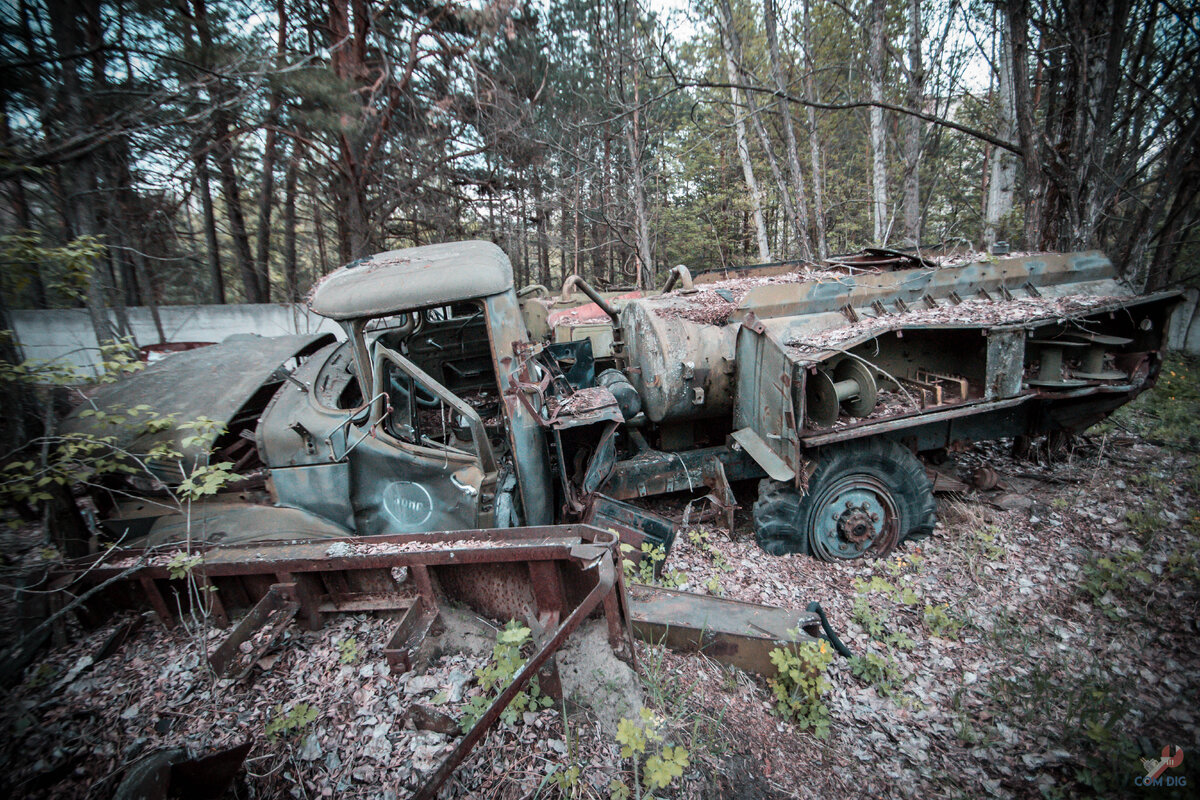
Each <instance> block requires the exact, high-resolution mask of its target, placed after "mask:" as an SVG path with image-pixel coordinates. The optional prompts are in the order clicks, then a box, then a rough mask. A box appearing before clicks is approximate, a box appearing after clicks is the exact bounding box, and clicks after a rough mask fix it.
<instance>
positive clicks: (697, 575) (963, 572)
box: [0, 360, 1200, 798]
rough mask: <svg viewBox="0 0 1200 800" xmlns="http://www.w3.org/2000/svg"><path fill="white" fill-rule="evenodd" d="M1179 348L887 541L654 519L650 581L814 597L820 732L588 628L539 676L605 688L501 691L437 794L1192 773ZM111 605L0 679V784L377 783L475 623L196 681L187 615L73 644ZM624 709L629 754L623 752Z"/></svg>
mask: <svg viewBox="0 0 1200 800" xmlns="http://www.w3.org/2000/svg"><path fill="white" fill-rule="evenodd" d="M1198 369H1200V366H1198V365H1197V364H1196V363H1194V362H1192V363H1189V362H1183V361H1180V360H1174V361H1172V362H1171V363H1170V364H1169V365H1168V369H1167V370H1165V371H1164V373H1163V376H1162V378H1161V379H1160V382H1159V386H1158V387H1157V388H1156V389H1154V390H1153V391H1151V392H1149V393H1147V394H1146V395H1143V397H1141V398H1139V400H1138V401H1137V402H1136V403H1134V404H1132V405H1131V406H1130V407H1127V408H1126V409H1122V410H1121V412H1119V413H1118V414H1117V415H1116V417H1115V418H1114V419H1112V420H1110V421H1108V422H1106V423H1104V424H1102V425H1101V426H1098V427H1097V428H1093V429H1092V430H1091V431H1089V432H1088V433H1087V434H1086V435H1084V436H1082V437H1079V438H1077V439H1076V440H1075V441H1074V442H1073V444H1071V445H1069V446H1067V447H1065V448H1064V449H1063V450H1061V451H1060V452H1058V453H1054V454H1051V453H1048V452H1046V447H1045V446H1044V444H1043V446H1041V447H1040V448H1038V449H1036V450H1035V452H1034V453H1033V455H1032V456H1030V457H1027V458H1024V459H1021V460H1017V459H1014V458H1013V457H1011V456H1010V455H1009V454H1008V450H1007V448H1006V447H1004V446H1003V444H1002V443H995V444H990V445H981V446H978V447H976V448H974V449H972V450H971V451H969V452H967V453H962V454H959V455H958V458H957V466H958V469H959V472H960V474H963V475H965V474H969V473H970V472H971V470H972V469H973V468H974V467H975V466H977V465H979V464H987V465H989V466H991V467H992V468H993V469H995V470H996V471H997V473H999V476H1000V479H1001V481H1002V482H1003V483H1002V486H1001V487H1000V488H998V489H995V490H993V491H990V492H976V491H971V492H968V493H964V494H960V495H956V496H942V498H941V499H940V502H939V517H940V520H941V522H940V523H939V525H938V527H937V530H936V531H935V533H934V535H933V536H932V537H930V538H929V539H926V540H924V541H921V542H915V543H904V544H902V545H901V546H900V547H899V548H897V550H896V551H894V552H893V553H892V554H891V555H890V556H889V557H888V558H886V559H877V560H873V561H862V560H860V561H854V562H849V563H845V564H827V563H822V562H819V561H816V560H814V559H812V558H809V557H806V556H785V557H772V556H768V555H766V554H764V553H763V552H762V551H761V550H759V549H758V547H757V546H756V545H755V543H754V541H753V535H752V533H751V531H750V527H749V526H750V521H749V516H750V515H749V513H748V509H749V506H750V504H751V502H752V500H753V497H752V491H753V490H752V488H744V489H740V490H739V499H740V501H741V504H742V510H741V511H739V512H738V515H737V524H736V526H735V529H734V530H733V531H732V532H730V531H727V530H724V529H722V528H720V527H717V526H714V525H698V526H690V527H689V528H687V529H681V532H680V534H679V536H678V538H677V540H676V543H675V546H674V548H673V549H672V551H671V554H670V556H669V558H668V559H667V561H666V564H665V569H664V573H665V575H666V576H667V579H668V580H672V581H674V582H676V583H679V582H683V583H684V585H685V588H687V589H688V590H691V591H697V592H702V593H712V594H719V595H721V596H724V597H730V598H735V599H740V600H746V601H752V602H758V603H767V604H773V605H780V606H787V607H792V608H803V607H804V606H805V605H806V604H807V603H808V602H810V601H812V600H818V601H820V603H821V604H822V605H823V607H824V608H825V610H826V612H827V613H828V615H829V618H830V622H831V623H832V626H833V628H834V629H835V630H836V631H839V632H840V633H841V634H842V638H843V639H844V640H845V642H846V644H847V645H848V646H849V648H850V649H851V651H853V653H854V655H855V658H853V659H840V658H839V659H835V660H832V662H831V663H830V664H829V666H828V672H827V678H828V681H829V689H828V691H827V693H826V694H825V696H824V698H823V699H824V707H825V711H824V712H822V711H820V710H817V711H816V712H814V719H815V718H817V717H822V716H827V718H828V723H829V727H828V735H827V737H826V738H818V736H817V735H816V734H815V733H814V730H813V729H812V728H807V729H802V728H801V727H800V726H799V725H797V724H796V723H794V722H792V721H788V720H785V719H783V718H781V717H780V716H777V715H776V713H774V709H775V697H774V695H773V694H772V691H771V689H770V687H769V686H768V684H767V682H766V681H765V680H764V679H762V678H760V677H757V676H754V675H751V674H748V673H744V672H740V671H738V670H733V669H730V668H727V667H723V666H721V665H719V664H717V663H715V662H713V661H711V660H709V659H707V658H705V657H703V656H698V655H685V654H676V653H673V652H670V651H667V650H665V649H664V648H661V647H655V646H647V645H642V644H639V645H638V661H639V669H640V673H639V676H638V678H637V679H636V680H635V685H634V686H633V687H629V686H623V684H622V680H621V670H622V669H626V670H627V668H625V667H623V665H621V664H620V662H615V661H613V662H612V663H608V662H605V663H597V662H594V661H589V660H588V659H590V658H592V655H595V653H596V650H595V648H593V650H592V651H591V653H592V655H589V650H588V640H590V639H592V638H594V636H596V635H599V632H598V631H592V632H591V633H588V634H587V635H583V634H577V635H576V636H575V637H573V639H572V644H573V647H574V648H575V649H574V650H571V651H570V652H568V653H567V654H566V655H565V656H564V657H563V660H564V661H565V662H567V664H566V666H565V667H564V672H566V671H569V670H570V669H575V670H576V671H577V672H579V671H582V672H583V673H584V677H585V680H586V678H587V675H586V673H587V670H588V669H591V670H592V671H593V672H600V673H601V674H602V675H603V676H604V677H603V679H601V680H599V681H594V683H597V684H600V685H603V686H605V687H606V688H608V689H611V690H613V691H614V692H616V691H617V690H618V688H621V691H620V692H618V693H617V694H614V695H612V696H610V697H607V698H602V699H601V701H600V702H599V703H594V704H593V708H592V709H591V710H589V709H588V708H586V707H584V706H578V707H577V706H575V705H574V704H572V707H571V711H570V713H569V714H568V715H567V716H565V717H564V715H563V713H562V710H561V709H560V708H559V707H555V706H551V707H549V708H541V709H533V708H528V709H524V710H522V711H520V712H518V713H514V714H512V715H511V718H510V720H509V721H507V722H503V723H501V724H500V725H499V726H498V727H497V728H495V729H494V730H493V731H492V732H491V733H490V734H489V735H488V736H487V738H486V739H485V740H484V741H483V742H482V743H481V744H480V746H479V747H477V748H476V750H475V752H474V753H472V755H471V756H470V757H469V758H468V759H467V761H466V762H465V763H464V765H463V766H462V767H461V768H460V769H459V770H458V771H457V772H456V773H455V774H454V775H453V776H452V777H451V779H450V780H449V782H448V783H447V785H446V787H445V789H444V791H443V794H442V795H441V796H444V797H463V798H465V797H502V798H523V797H547V798H552V797H574V798H610V797H614V796H615V797H628V796H634V797H637V796H639V795H638V787H639V785H640V786H641V788H642V790H646V789H647V788H649V787H648V784H649V782H651V781H653V780H655V779H656V778H660V779H661V782H663V783H666V784H667V785H666V786H665V787H660V788H658V789H656V790H655V791H654V796H656V797H661V798H790V797H802V798H809V797H811V798H821V797H868V796H870V797H896V796H903V797H920V798H925V797H971V798H975V797H989V796H995V797H1052V798H1054V797H1075V796H1096V795H1100V796H1130V795H1138V794H1139V793H1145V794H1146V795H1147V796H1150V795H1153V796H1156V797H1171V796H1194V794H1195V792H1196V791H1197V790H1196V788H1195V787H1196V786H1198V785H1200V783H1198V782H1197V781H1200V770H1198V769H1197V766H1196V765H1197V764H1198V763H1200V749H1198V748H1197V745H1200V643H1198V639H1197V632H1198V623H1197V620H1198V619H1200V617H1198V616H1197V611H1198V607H1200V423H1198V422H1197V420H1198V419H1200V380H1198V379H1200V374H1198ZM679 506H680V507H681V506H682V501H680V503H679ZM458 616H459V617H461V616H467V615H465V614H461V613H460V614H458ZM121 622H122V620H116V621H114V622H113V623H111V624H110V625H109V626H107V627H105V628H103V629H100V630H95V631H89V632H84V631H79V630H72V635H73V636H74V639H73V640H72V641H70V642H69V643H68V644H64V645H63V646H61V647H57V648H54V649H51V650H49V651H47V652H46V653H45V654H44V656H43V657H42V658H40V659H39V660H38V661H37V662H36V663H34V664H33V665H32V666H31V667H30V668H29V669H28V670H26V672H25V674H24V676H23V678H22V680H21V682H20V683H19V684H18V685H16V686H15V687H12V688H11V689H10V690H8V691H7V693H6V698H5V699H6V702H5V703H4V706H3V708H0V730H3V731H4V734H3V737H2V739H0V748H2V750H0V756H2V759H3V760H2V762H0V764H2V766H3V775H2V777H0V789H2V788H7V789H8V792H7V795H8V796H14V797H15V796H25V797H108V796H110V795H111V794H112V791H113V790H114V788H115V787H116V786H117V784H118V783H119V782H120V781H121V779H122V777H123V776H124V774H125V772H126V771H127V769H128V767H129V765H130V764H131V763H133V762H135V761H136V760H137V759H138V758H140V757H142V756H145V755H147V754H149V753H151V752H154V751H155V750H157V749H161V748H164V747H186V748H188V749H189V750H190V751H192V752H195V753H203V752H211V751H212V750H214V749H219V748H221V747H226V746H229V745H231V744H234V743H237V742H241V741H245V740H247V739H252V740H253V745H252V749H251V750H250V753H249V757H248V758H247V760H246V765H245V772H244V773H243V776H242V777H241V778H239V782H238V783H237V784H236V787H235V790H236V796H239V797H254V798H275V797H279V798H287V797H295V798H318V797H339V798H340V797H363V798H367V797H372V798H374V797H378V798H393V797H396V798H403V797H406V796H407V795H408V794H409V792H410V791H411V790H412V788H413V787H414V786H416V785H417V784H418V782H419V781H420V779H421V777H422V776H423V775H426V774H428V772H429V771H430V770H431V769H433V768H434V767H435V766H436V764H437V763H438V762H439V761H440V760H441V759H442V758H443V757H444V756H445V754H446V752H448V751H449V749H451V748H452V747H453V743H454V740H455V738H456V736H457V730H455V728H454V726H453V724H452V720H454V719H457V718H459V717H461V715H462V714H464V713H465V710H466V708H467V705H468V704H469V702H470V699H471V697H472V696H473V695H476V694H478V693H479V689H478V687H477V677H476V672H475V671H476V670H477V669H481V668H485V667H486V666H487V665H488V663H489V652H490V650H491V647H492V645H493V644H494V643H495V640H496V636H497V635H498V630H497V629H494V628H489V627H488V626H487V624H486V623H482V622H481V621H478V620H476V621H475V622H474V623H473V626H474V627H473V628H471V627H470V626H467V627H468V628H470V630H467V629H465V628H462V627H459V628H456V629H453V630H451V631H449V632H448V633H446V634H444V635H443V636H442V637H441V639H442V641H441V642H440V643H439V644H438V645H437V646H436V647H434V649H433V650H432V651H431V652H430V660H429V662H428V664H427V666H426V667H424V668H422V669H420V670H414V671H413V672H410V673H406V674H404V675H401V676H393V675H391V674H390V673H389V672H388V669H387V665H386V663H385V661H384V659H383V657H382V648H383V645H384V641H385V639H386V636H387V635H388V633H390V627H391V623H389V622H387V621H384V620H379V619H375V618H372V617H369V616H365V615H362V616H358V617H354V616H345V617H341V618H339V619H337V620H334V621H333V622H331V623H330V624H328V625H327V626H326V627H325V628H324V629H323V630H321V631H318V632H304V631H300V630H298V629H296V628H295V627H293V628H291V629H289V631H288V633H287V635H286V638H285V640H284V642H283V644H282V645H281V646H280V647H279V648H278V649H277V650H275V651H274V652H271V653H269V654H268V656H267V657H266V658H264V659H262V660H261V661H260V662H259V664H258V665H257V666H256V667H255V669H254V671H253V672H252V673H251V675H250V676H249V678H248V679H247V680H244V681H240V682H234V681H229V680H215V679H213V678H212V677H211V675H210V673H209V672H208V671H207V669H206V668H205V666H204V663H203V659H202V658H201V654H202V653H203V652H204V651H205V649H206V647H207V646H208V643H207V642H206V641H205V638H204V636H203V635H201V634H199V633H197V632H196V631H195V630H193V631H192V632H191V633H189V632H188V631H187V630H182V629H180V630H176V631H165V630H163V629H161V628H160V627H159V626H157V625H153V624H146V625H143V626H141V627H140V629H139V630H138V631H137V633H136V634H135V635H134V636H133V637H132V638H130V640H129V641H127V642H126V643H125V644H124V645H123V646H121V647H120V648H119V649H118V650H117V652H116V653H115V654H114V655H112V656H111V657H109V658H107V659H104V660H102V661H94V656H95V655H96V653H97V651H98V649H99V648H100V646H101V644H102V643H103V642H104V641H105V640H106V638H107V637H108V636H109V635H110V634H111V633H112V632H113V630H115V629H116V628H117V626H118V625H120V624H121ZM459 622H461V620H459ZM456 624H457V623H456ZM600 649H601V650H603V649H604V648H600ZM609 656H610V657H611V653H610V654H609ZM595 657H596V658H600V656H598V655H596V656H595ZM581 661H582V662H583V663H582V667H581V666H580V662H581ZM630 674H632V673H630ZM631 691H632V694H631V693H630V692H631ZM638 695H640V699H639V697H638ZM617 700H620V701H621V702H623V703H625V706H624V707H621V706H618V705H616V703H617ZM639 704H644V706H645V708H646V709H647V710H646V711H645V712H643V713H639V711H638V709H637V708H636V707H634V706H637V705H639ZM614 709H615V710H614ZM597 710H598V711H599V713H597ZM622 718H628V719H630V720H633V723H632V724H631V723H624V722H620V720H621V719H622ZM635 729H636V730H635ZM646 729H650V730H651V731H652V733H651V734H650V735H649V736H648V738H645V739H644V741H645V748H646V750H645V753H644V754H643V755H642V757H641V758H638V759H634V758H631V757H623V756H622V752H621V750H622V745H626V746H630V745H632V746H634V747H635V748H636V747H637V746H638V745H639V744H640V743H642V741H643V738H639V737H646V734H644V733H643V734H639V733H638V732H637V731H644V730H646ZM655 737H659V738H660V739H661V741H655ZM667 746H672V747H673V746H680V747H683V748H685V749H686V751H687V752H686V759H684V758H682V753H681V752H680V751H677V750H673V749H671V750H664V748H665V747H667ZM1168 746H1169V747H1171V748H1175V747H1181V748H1182V750H1183V753H1184V756H1185V757H1184V759H1183V762H1182V764H1180V765H1179V766H1176V767H1169V768H1167V769H1166V771H1165V772H1164V773H1163V778H1164V779H1167V780H1166V781H1164V785H1163V786H1162V787H1158V788H1152V789H1142V788H1140V787H1139V786H1138V785H1137V784H1135V779H1136V778H1138V777H1139V776H1144V775H1145V774H1146V772H1147V768H1146V767H1145V766H1144V764H1143V761H1142V759H1144V758H1149V757H1154V758H1157V757H1159V755H1160V754H1161V752H1162V750H1163V748H1164V747H1168ZM1171 752H1172V753H1174V752H1175V751H1174V749H1172V750H1171ZM628 755H629V754H628V752H626V756H628ZM649 756H654V757H655V758H657V759H658V760H657V761H655V760H653V759H649V760H648V757H649ZM635 761H636V764H635ZM684 761H686V764H684V763H683V762H684ZM669 763H674V764H675V765H676V768H675V769H674V770H673V771H672V769H671V768H670V766H669ZM635 766H636V767H637V769H636V770H635ZM1171 779H1173V781H1174V784H1175V786H1174V787H1172V786H1170V785H1168V784H1169V782H1170V781H1171ZM1181 779H1183V780H1185V781H1186V785H1185V786H1184V787H1180V786H1179V783H1180V780H1181ZM631 789H632V792H631V791H630V790H631ZM1189 793H1190V795H1189Z"/></svg>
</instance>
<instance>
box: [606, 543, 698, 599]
mask: <svg viewBox="0 0 1200 800" xmlns="http://www.w3.org/2000/svg"><path fill="white" fill-rule="evenodd" d="M621 552H622V553H625V554H628V553H632V552H634V548H633V545H630V544H624V543H622V544H621ZM641 553H642V557H641V559H640V560H639V561H634V560H633V559H631V558H622V560H621V567H622V569H623V570H624V571H625V579H626V580H627V581H636V582H638V583H645V584H647V585H649V586H664V587H666V588H668V589H677V588H679V587H680V586H683V585H684V584H685V583H687V576H685V575H683V574H682V573H679V572H675V571H673V570H672V571H669V572H663V571H662V566H661V565H662V563H663V562H664V561H666V560H667V551H666V549H664V548H663V547H662V545H656V544H650V543H649V542H642V549H641Z"/></svg>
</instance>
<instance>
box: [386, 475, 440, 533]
mask: <svg viewBox="0 0 1200 800" xmlns="http://www.w3.org/2000/svg"><path fill="white" fill-rule="evenodd" d="M383 508H384V510H385V511H387V513H388V516H390V517H391V518H392V519H394V520H395V521H396V523H397V524H398V525H399V526H400V527H401V528H404V529H412V528H419V527H420V526H422V525H424V524H425V523H426V522H427V521H428V520H429V517H430V516H431V515H432V514H433V498H432V497H430V496H429V490H428V489H426V488H425V487H424V486H422V485H421V484H419V483H413V482H412V481H396V482H394V483H389V484H388V485H387V486H386V487H385V488H384V490H383Z"/></svg>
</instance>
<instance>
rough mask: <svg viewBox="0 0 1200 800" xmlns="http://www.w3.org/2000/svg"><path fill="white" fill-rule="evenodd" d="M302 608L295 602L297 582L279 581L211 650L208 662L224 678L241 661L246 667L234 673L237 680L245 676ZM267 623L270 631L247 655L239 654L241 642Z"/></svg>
mask: <svg viewBox="0 0 1200 800" xmlns="http://www.w3.org/2000/svg"><path fill="white" fill-rule="evenodd" d="M299 610H300V604H299V603H297V602H296V585H295V584H293V583H277V584H275V585H273V586H272V587H271V589H270V591H268V592H267V593H266V594H265V595H263V599H262V600H259V601H258V604H257V605H255V606H254V608H252V609H250V613H249V614H247V615H246V616H245V617H243V618H242V621H241V622H239V623H238V624H237V627H235V628H234V629H233V630H232V631H230V633H229V635H228V636H227V637H225V641H223V642H221V644H220V645H218V646H217V648H216V649H215V650H213V651H212V652H211V653H209V654H208V663H209V664H211V665H212V668H213V672H215V673H217V675H218V677H222V678H223V677H225V675H226V673H227V672H229V671H230V669H232V668H233V667H234V666H235V665H236V664H238V663H239V662H241V663H242V664H243V667H242V669H241V671H240V672H239V673H238V674H237V675H235V676H234V680H241V679H242V678H244V677H246V675H247V674H249V672H250V670H251V669H252V668H253V667H254V662H256V661H258V659H259V658H260V657H261V656H262V654H263V653H265V652H266V651H267V648H268V647H270V646H271V645H272V644H274V643H275V641H276V640H277V639H278V638H279V636H280V634H282V633H283V629H284V628H286V627H287V625H288V623H289V622H291V621H292V618H293V617H295V616H296V612H297V611H299ZM268 624H270V630H269V631H268V633H267V635H266V636H263V637H262V638H261V639H260V640H259V641H258V643H257V644H256V645H255V647H254V648H253V649H252V650H251V652H250V653H249V654H248V657H247V658H240V657H239V656H240V655H241V651H240V649H239V648H240V645H241V644H242V643H243V642H246V641H248V640H249V639H250V637H252V636H254V634H255V632H256V631H258V630H259V629H260V628H262V627H264V626H266V625H268Z"/></svg>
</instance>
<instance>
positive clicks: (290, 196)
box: [283, 142, 301, 303]
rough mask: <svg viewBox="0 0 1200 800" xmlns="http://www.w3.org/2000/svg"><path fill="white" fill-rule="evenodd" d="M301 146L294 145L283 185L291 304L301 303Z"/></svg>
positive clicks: (285, 255)
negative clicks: (298, 185)
mask: <svg viewBox="0 0 1200 800" xmlns="http://www.w3.org/2000/svg"><path fill="white" fill-rule="evenodd" d="M300 155H301V145H300V143H299V142H296V143H294V144H293V145H292V155H291V158H289V159H288V166H287V176H286V177H285V178H284V184H283V280H284V285H285V287H286V288H285V291H286V292H287V300H288V302H289V303H296V302H299V301H300V286H299V285H298V280H297V273H298V270H297V268H296V182H297V178H298V176H299V172H300Z"/></svg>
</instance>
